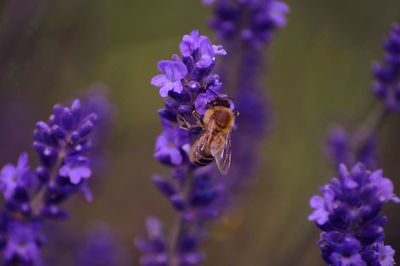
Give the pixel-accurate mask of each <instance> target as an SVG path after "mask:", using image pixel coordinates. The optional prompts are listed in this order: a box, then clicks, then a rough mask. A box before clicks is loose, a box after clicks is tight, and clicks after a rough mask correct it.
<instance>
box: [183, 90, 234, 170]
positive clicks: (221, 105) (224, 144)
mask: <svg viewBox="0 0 400 266" xmlns="http://www.w3.org/2000/svg"><path fill="white" fill-rule="evenodd" d="M193 115H194V116H195V117H196V118H197V120H198V123H197V124H195V125H193V124H192V125H190V124H189V123H188V121H187V119H185V118H184V117H183V116H181V115H178V123H179V125H180V126H181V127H182V128H184V129H198V128H200V129H201V133H200V135H199V136H198V137H197V139H196V140H195V141H194V143H193V145H192V147H191V149H190V154H189V159H190V161H191V162H192V163H193V164H195V165H198V166H206V165H208V164H210V163H212V162H213V161H214V160H215V161H216V163H217V166H218V169H219V171H220V172H221V174H223V175H226V174H227V173H228V170H229V167H230V165H231V154H232V148H231V131H232V126H233V124H234V121H235V117H236V116H238V112H232V111H231V110H230V103H229V101H228V99H227V98H222V97H216V98H214V99H213V100H211V101H210V102H208V103H207V111H206V113H205V115H204V118H203V117H202V116H201V115H200V114H199V113H197V112H196V111H194V112H193Z"/></svg>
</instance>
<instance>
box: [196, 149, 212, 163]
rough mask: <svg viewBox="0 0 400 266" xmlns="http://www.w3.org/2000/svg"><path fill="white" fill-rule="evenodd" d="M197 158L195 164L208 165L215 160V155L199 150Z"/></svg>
mask: <svg viewBox="0 0 400 266" xmlns="http://www.w3.org/2000/svg"><path fill="white" fill-rule="evenodd" d="M198 155H199V156H197V157H196V159H195V160H194V161H193V163H194V164H196V165H198V166H206V165H209V164H210V163H212V162H213V161H214V157H213V156H212V155H211V153H210V154H207V153H204V152H203V151H198Z"/></svg>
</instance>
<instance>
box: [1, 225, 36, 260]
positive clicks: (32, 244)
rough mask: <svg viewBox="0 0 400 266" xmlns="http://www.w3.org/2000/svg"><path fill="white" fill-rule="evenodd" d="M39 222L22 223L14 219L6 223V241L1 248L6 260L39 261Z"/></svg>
mask: <svg viewBox="0 0 400 266" xmlns="http://www.w3.org/2000/svg"><path fill="white" fill-rule="evenodd" d="M39 234H40V224H39V223H37V222H31V223H27V224H22V223H21V222H18V221H15V222H10V223H9V224H8V241H7V245H6V247H5V248H4V250H3V255H4V258H5V259H6V261H12V260H17V261H19V262H20V263H32V264H33V265H38V264H39V262H40V250H39V244H40V238H39Z"/></svg>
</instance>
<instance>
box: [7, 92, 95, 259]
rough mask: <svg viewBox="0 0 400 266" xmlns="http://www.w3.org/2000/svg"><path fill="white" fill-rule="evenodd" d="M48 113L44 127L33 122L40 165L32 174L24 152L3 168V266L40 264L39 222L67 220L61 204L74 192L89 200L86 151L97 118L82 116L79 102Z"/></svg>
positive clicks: (88, 114)
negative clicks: (49, 114)
mask: <svg viewBox="0 0 400 266" xmlns="http://www.w3.org/2000/svg"><path fill="white" fill-rule="evenodd" d="M53 110H54V113H53V114H52V115H51V116H50V118H49V121H48V123H45V122H42V121H40V122H38V123H37V124H36V129H35V130H34V132H33V137H34V143H33V148H34V149H35V150H36V151H37V152H38V155H39V159H40V166H38V167H37V168H36V170H35V171H34V172H31V171H30V167H29V165H28V156H27V154H26V153H23V154H22V155H21V156H20V158H19V160H18V164H17V166H13V165H11V164H7V165H5V166H4V167H3V168H2V170H1V175H0V188H1V189H2V191H3V192H4V197H5V202H4V209H3V211H2V216H1V220H0V225H1V226H0V239H1V247H2V249H3V256H4V260H5V263H9V264H12V265H14V264H15V265H41V258H40V250H39V248H40V246H41V245H42V243H43V237H42V236H41V233H40V231H41V229H40V228H41V225H42V223H43V222H44V221H45V220H46V219H49V218H67V217H68V213H67V211H65V210H63V209H62V208H61V207H60V204H61V203H63V202H64V201H65V200H66V199H68V198H69V197H70V196H71V195H72V194H74V193H76V192H81V191H82V192H83V193H84V194H85V195H86V197H87V198H88V200H90V199H91V194H90V191H89V190H88V188H87V186H86V185H87V184H86V183H87V179H88V178H89V177H90V176H91V172H92V171H91V168H90V165H91V159H90V158H89V157H88V152H89V151H90V150H91V147H92V144H91V139H92V136H91V131H92V130H93V128H94V125H95V123H96V121H97V115H96V114H95V113H85V112H84V111H83V110H82V108H81V105H80V101H79V100H75V101H73V103H72V104H71V106H70V107H64V106H62V105H60V104H57V105H55V106H54V109H53Z"/></svg>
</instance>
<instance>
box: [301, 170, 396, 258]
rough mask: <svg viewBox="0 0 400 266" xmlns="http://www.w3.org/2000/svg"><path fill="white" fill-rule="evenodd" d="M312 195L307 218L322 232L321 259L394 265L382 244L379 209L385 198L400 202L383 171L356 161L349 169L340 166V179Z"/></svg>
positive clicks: (388, 249) (382, 221)
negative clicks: (314, 222) (371, 168)
mask: <svg viewBox="0 0 400 266" xmlns="http://www.w3.org/2000/svg"><path fill="white" fill-rule="evenodd" d="M321 192H322V196H318V195H317V196H313V197H312V198H311V199H310V206H311V207H312V208H313V209H314V212H313V213H312V214H310V215H309V217H308V219H309V220H310V221H314V220H315V221H316V225H317V226H318V227H319V228H320V229H321V230H322V231H323V232H322V233H321V238H320V240H319V241H318V245H319V246H320V249H321V252H322V258H323V259H324V260H325V262H326V263H328V264H329V265H365V266H366V265H394V260H393V255H394V250H393V249H392V248H391V247H390V246H385V245H384V243H383V240H384V237H385V235H384V232H383V225H384V224H385V223H386V222H387V218H386V217H385V216H379V211H380V210H381V207H382V205H383V204H384V203H386V202H388V201H393V202H396V203H398V202H400V199H399V198H398V197H397V196H396V195H395V194H394V193H393V184H392V182H391V181H390V179H388V178H385V177H383V176H382V170H377V171H374V172H370V171H367V170H366V168H365V166H364V165H363V164H362V163H357V164H356V165H355V166H354V167H353V169H352V170H351V171H350V172H348V170H347V168H346V166H345V165H344V164H341V165H340V166H339V178H333V179H331V181H330V183H329V184H327V185H325V186H323V187H321Z"/></svg>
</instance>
